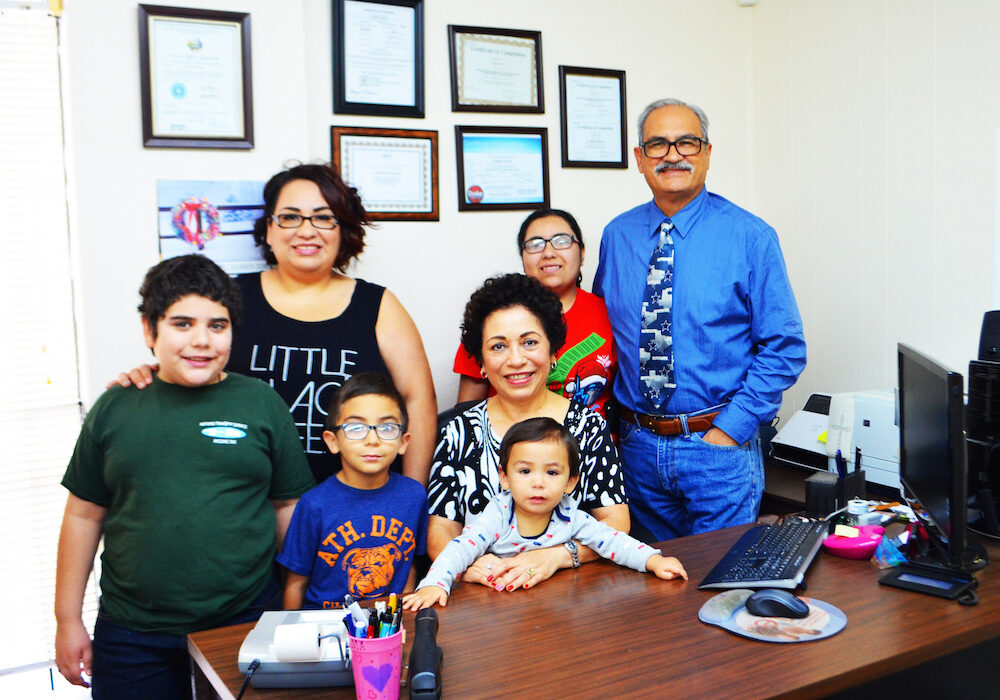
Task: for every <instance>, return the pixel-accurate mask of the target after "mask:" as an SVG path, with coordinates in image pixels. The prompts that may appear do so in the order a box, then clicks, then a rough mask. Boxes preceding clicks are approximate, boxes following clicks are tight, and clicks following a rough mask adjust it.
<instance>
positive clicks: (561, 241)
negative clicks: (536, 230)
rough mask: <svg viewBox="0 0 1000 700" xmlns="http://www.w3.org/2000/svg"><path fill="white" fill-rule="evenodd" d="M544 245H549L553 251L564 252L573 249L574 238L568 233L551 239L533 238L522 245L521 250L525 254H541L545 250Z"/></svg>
mask: <svg viewBox="0 0 1000 700" xmlns="http://www.w3.org/2000/svg"><path fill="white" fill-rule="evenodd" d="M546 243H551V244H552V247H553V248H554V249H555V250H566V249H567V248H572V247H573V244H574V243H576V237H575V236H574V235H573V234H570V233H557V234H556V235H554V236H553V237H552V238H542V237H541V236H535V237H534V238H529V239H528V240H526V241H525V242H524V243H522V244H521V250H523V251H524V252H525V253H541V252H542V251H543V250H545V244H546Z"/></svg>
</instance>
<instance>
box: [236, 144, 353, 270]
mask: <svg viewBox="0 0 1000 700" xmlns="http://www.w3.org/2000/svg"><path fill="white" fill-rule="evenodd" d="M292 180H308V181H309V182H314V183H316V186H317V187H319V191H320V194H322V195H323V199H325V200H326V203H327V204H329V205H330V209H331V210H333V215H334V216H335V217H337V222H338V223H339V224H340V250H338V251H337V259H336V260H334V261H333V268H334V269H335V270H337V271H338V272H343V271H344V270H346V269H347V266H348V265H350V264H351V261H352V260H353V259H354V258H356V257H358V256H359V255H361V251H363V250H364V249H365V226H368V225H370V224H371V221H370V220H369V219H368V212H366V211H365V208H364V206H363V205H362V204H361V197H359V196H358V191H357V190H356V189H355V188H353V187H349V186H348V185H347V184H345V183H344V181H343V180H341V179H340V173H338V172H337V168H336V167H335V166H334V165H333V164H332V163H331V164H329V165H319V164H314V163H303V164H299V165H296V166H294V167H291V168H289V169H288V170H283V171H281V172H280V173H278V174H277V175H275V176H274V177H272V178H271V179H270V180H268V181H267V184H266V185H264V215H263V216H261V217H260V218H259V219H257V221H256V222H255V223H254V225H253V239H254V242H256V243H257V245H258V246H259V247H260V249H261V252H262V253H263V255H264V260H265V261H266V262H267V264H268V265H277V264H278V261H277V259H275V257H274V252H273V251H272V250H271V246H269V245H268V244H267V224H268V222H269V221H271V217H272V216H274V208H275V206H277V204H278V197H279V196H280V195H281V190H282V188H284V186H285V185H287V184H288V183H289V182H291V181H292Z"/></svg>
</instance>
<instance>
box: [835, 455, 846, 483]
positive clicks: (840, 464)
mask: <svg viewBox="0 0 1000 700" xmlns="http://www.w3.org/2000/svg"><path fill="white" fill-rule="evenodd" d="M834 459H835V460H836V462H837V476H838V477H839V478H841V479H843V478H844V477H846V476H847V465H846V464H845V463H844V455H843V454H841V452H840V450H837V456H836V457H835V458H834Z"/></svg>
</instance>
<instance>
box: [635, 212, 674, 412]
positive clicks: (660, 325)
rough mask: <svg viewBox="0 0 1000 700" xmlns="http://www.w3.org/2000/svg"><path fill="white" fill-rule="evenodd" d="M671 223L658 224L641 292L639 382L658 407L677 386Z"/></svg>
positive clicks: (668, 220) (663, 403)
mask: <svg viewBox="0 0 1000 700" xmlns="http://www.w3.org/2000/svg"><path fill="white" fill-rule="evenodd" d="M673 227H674V225H673V224H672V223H671V222H670V219H667V220H666V221H664V222H663V223H662V224H661V225H660V242H659V244H658V245H657V246H656V250H654V251H653V255H652V256H651V257H650V259H649V272H648V274H647V276H646V291H645V293H644V294H643V295H642V326H641V328H640V330H639V384H640V386H641V387H642V393H643V395H644V396H645V397H646V398H647V399H649V401H650V403H652V404H653V406H655V407H656V408H657V409H660V408H661V407H662V406H666V405H667V402H668V401H669V400H670V397H671V396H672V395H673V393H674V389H676V388H677V384H676V382H675V381H674V342H673V338H672V337H671V320H672V318H673V314H672V313H671V308H672V307H673V296H674V294H673V292H674V239H673V238H672V237H671V236H670V231H671V229H673Z"/></svg>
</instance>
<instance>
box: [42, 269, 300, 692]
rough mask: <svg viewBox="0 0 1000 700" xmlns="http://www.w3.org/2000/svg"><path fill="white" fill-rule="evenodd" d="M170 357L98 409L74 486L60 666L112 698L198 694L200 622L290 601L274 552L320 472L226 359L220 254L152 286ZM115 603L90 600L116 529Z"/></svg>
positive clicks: (147, 301) (159, 332)
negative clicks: (192, 665) (194, 658)
mask: <svg viewBox="0 0 1000 700" xmlns="http://www.w3.org/2000/svg"><path fill="white" fill-rule="evenodd" d="M139 293H140V295H141V297H142V303H141V304H140V305H139V311H140V313H141V314H142V328H143V335H144V337H145V341H146V345H147V346H148V347H149V348H150V349H151V350H152V351H153V354H154V355H155V356H156V359H157V361H158V362H159V370H158V371H157V373H156V375H155V377H154V381H153V384H152V385H150V386H149V387H148V388H146V389H145V390H143V391H139V390H138V389H134V388H123V387H118V386H116V387H113V388H111V389H109V390H108V391H106V392H105V393H104V394H103V395H102V396H101V398H100V399H98V401H97V402H96V403H95V404H94V406H93V408H92V409H91V410H90V412H89V413H88V415H87V418H86V420H85V421H84V425H83V428H82V430H81V431H80V437H79V438H78V439H77V444H76V449H75V450H74V453H73V458H72V460H71V461H70V464H69V467H68V468H67V470H66V475H65V477H64V478H63V482H62V483H63V485H64V486H65V487H66V488H67V489H68V490H69V492H70V493H69V496H68V499H67V502H66V512H65V514H64V516H63V524H62V531H61V532H60V535H59V555H58V561H57V565H56V605H55V612H56V622H57V630H56V664H57V666H58V668H59V672H60V673H62V674H63V676H65V677H66V679H67V680H68V681H69V682H70V683H73V684H75V685H87V680H86V679H85V678H83V677H81V671H82V672H83V673H85V674H87V675H89V676H91V682H92V684H93V696H94V698H97V699H98V700H99V699H100V698H117V697H126V696H127V697H142V698H170V699H173V698H186V697H190V681H189V661H188V657H187V650H186V643H185V635H186V634H188V633H190V632H194V631H197V630H201V629H208V628H211V627H217V626H220V625H223V624H233V623H235V622H239V621H248V620H254V619H256V618H257V616H259V614H260V612H261V611H262V610H263V609H265V608H267V607H274V608H276V607H280V591H279V586H278V582H277V579H276V577H275V568H274V556H275V551H276V548H277V547H280V543H281V541H282V539H283V537H284V533H285V530H286V529H287V526H288V522H289V520H290V519H291V514H292V511H293V510H294V508H295V504H296V502H297V501H298V498H299V496H301V495H302V494H303V493H305V492H306V491H307V490H309V488H311V487H312V485H313V479H312V476H311V474H310V472H309V468H308V466H307V464H306V461H305V457H304V455H303V453H302V447H301V445H300V442H299V437H298V433H297V431H296V430H295V426H294V425H293V423H292V420H291V416H290V415H289V413H288V408H287V407H286V406H285V404H284V402H283V401H282V400H281V397H279V396H278V394H276V393H275V392H274V390H272V389H271V388H270V387H268V386H267V385H266V384H264V383H263V382H261V381H259V380H257V379H252V378H249V377H245V376H242V375H239V374H228V373H226V372H225V366H226V361H227V360H228V359H229V350H230V345H231V343H232V335H233V326H234V325H235V324H236V323H238V321H239V314H240V300H239V290H238V288H237V287H236V285H235V283H234V282H233V281H232V280H231V279H230V278H229V277H228V276H227V275H226V274H225V273H224V272H223V271H222V270H221V269H220V268H219V267H218V266H217V265H216V264H215V263H213V262H212V261H211V260H209V259H208V258H205V257H203V256H198V255H188V256H183V257H179V258H172V259H170V260H165V261H163V262H161V263H160V264H159V265H156V266H155V267H153V268H152V269H150V270H149V272H148V273H147V274H146V278H145V280H144V281H143V284H142V287H141V288H140V290H139ZM102 536H103V537H104V552H103V554H102V555H101V561H102V571H101V593H102V595H101V609H100V613H99V615H98V620H97V624H96V626H95V628H94V639H93V642H91V640H90V637H89V636H88V634H87V630H86V628H85V627H84V624H83V620H82V616H81V608H82V601H83V595H84V589H85V588H86V583H87V578H88V576H89V574H90V570H91V567H92V566H93V561H94V555H95V553H96V551H97V545H98V542H99V541H100V539H101V537H102Z"/></svg>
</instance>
